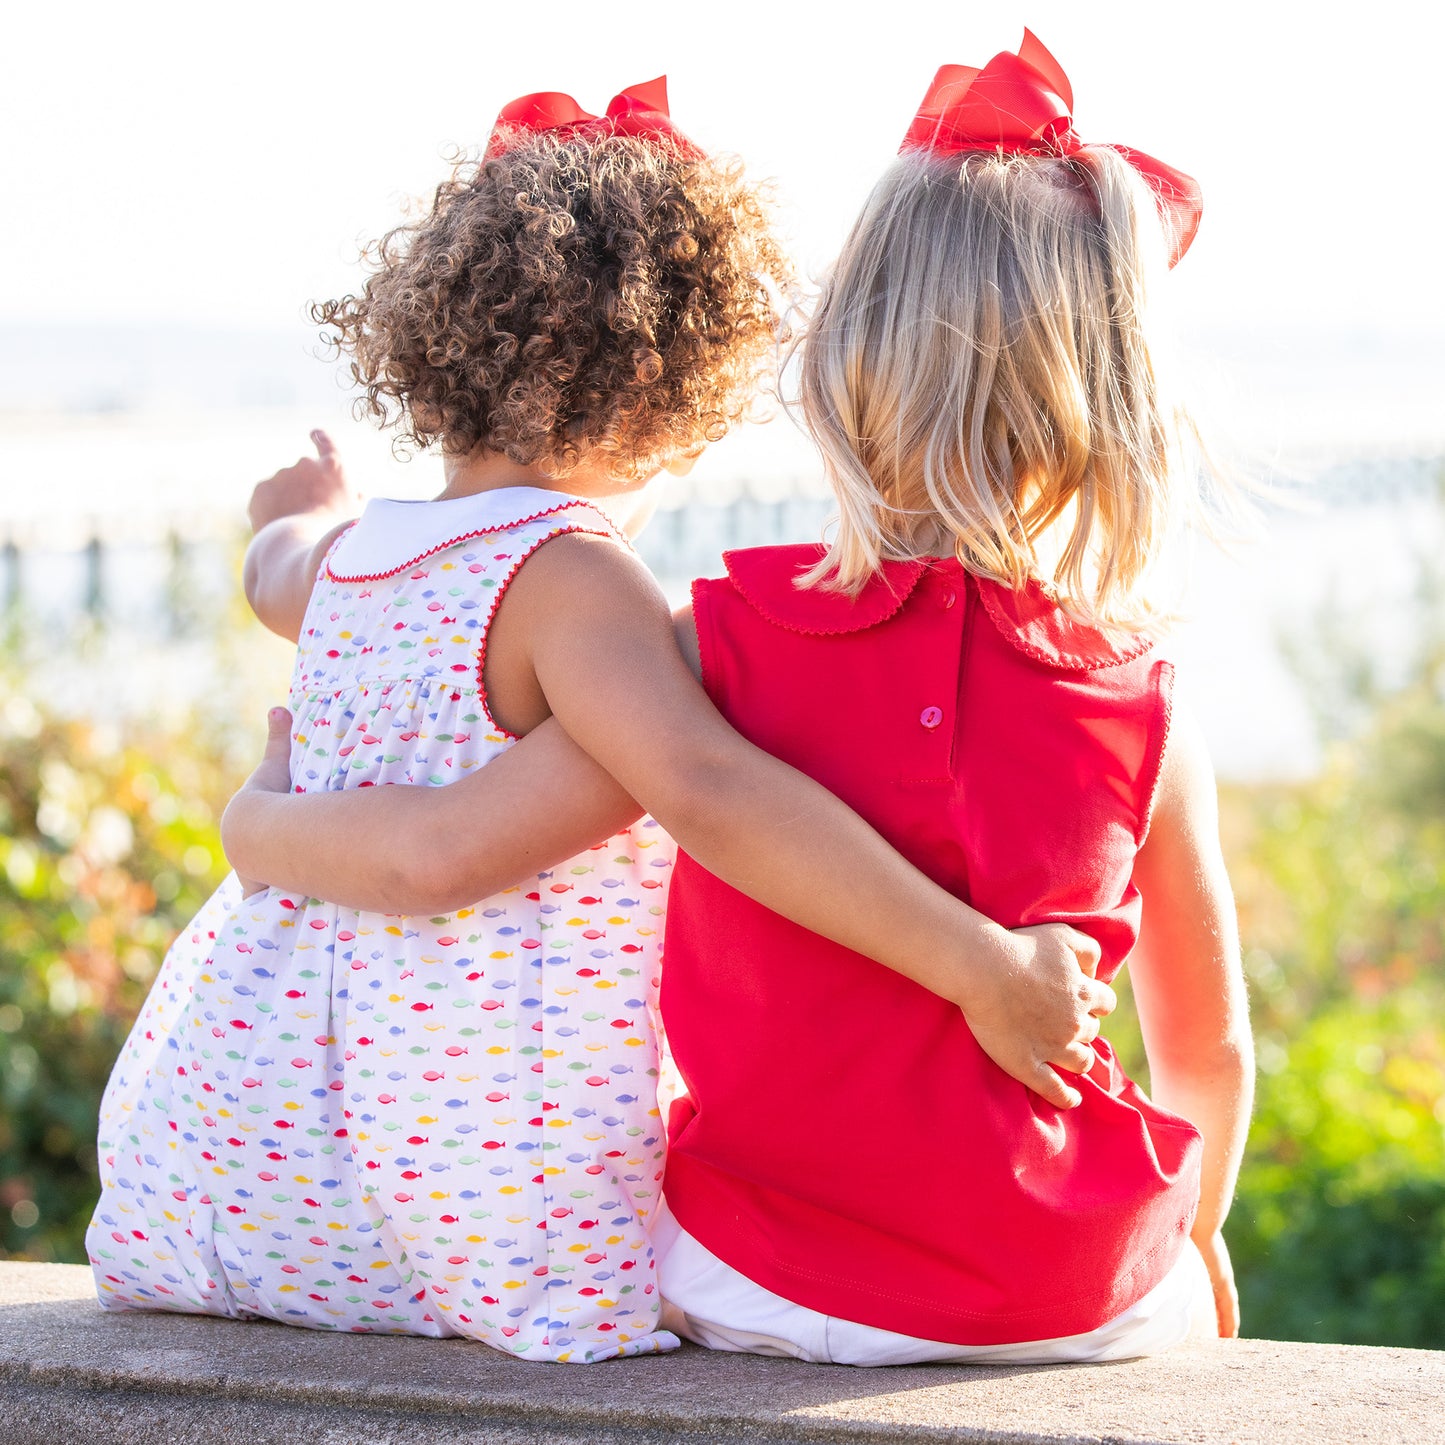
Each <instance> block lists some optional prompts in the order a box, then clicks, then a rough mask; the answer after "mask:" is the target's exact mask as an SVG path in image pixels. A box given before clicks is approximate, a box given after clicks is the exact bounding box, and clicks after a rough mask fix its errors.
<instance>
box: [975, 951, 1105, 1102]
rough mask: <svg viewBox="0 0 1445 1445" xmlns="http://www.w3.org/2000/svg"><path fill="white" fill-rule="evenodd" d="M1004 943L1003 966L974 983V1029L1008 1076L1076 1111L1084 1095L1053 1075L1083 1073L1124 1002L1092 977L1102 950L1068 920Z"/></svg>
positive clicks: (1050, 1099)
mask: <svg viewBox="0 0 1445 1445" xmlns="http://www.w3.org/2000/svg"><path fill="white" fill-rule="evenodd" d="M1004 938H1005V939H1006V940H1007V943H1006V945H1005V950H1004V955H1003V958H1002V961H1001V965H1000V966H998V967H996V968H994V969H992V970H990V971H988V972H987V974H985V975H984V976H983V977H982V978H980V979H979V980H976V981H975V987H974V988H973V990H972V994H971V997H970V1000H969V1005H968V1007H967V1008H966V1010H965V1017H966V1018H967V1020H968V1026H969V1028H970V1029H971V1030H972V1031H973V1036H974V1038H976V1039H977V1040H978V1042H979V1046H980V1047H981V1048H982V1049H983V1051H984V1053H986V1054H987V1055H988V1056H989V1058H991V1059H992V1060H993V1061H994V1063H996V1064H997V1065H998V1066H999V1067H1000V1068H1001V1069H1002V1070H1003V1071H1004V1072H1005V1073H1006V1074H1009V1075H1010V1076H1011V1077H1013V1078H1015V1079H1017V1080H1018V1081H1019V1082H1020V1083H1021V1084H1025V1085H1027V1086H1028V1087H1029V1088H1030V1089H1032V1090H1033V1091H1034V1092H1035V1093H1037V1094H1041V1095H1042V1096H1043V1097H1044V1098H1045V1099H1047V1100H1048V1101H1049V1102H1050V1103H1052V1104H1057V1105H1058V1106H1059V1107H1060V1108H1062V1109H1072V1108H1074V1107H1075V1106H1076V1105H1077V1104H1079V1103H1080V1102H1081V1100H1082V1097H1083V1096H1082V1095H1081V1094H1080V1093H1079V1091H1078V1089H1076V1088H1075V1087H1073V1086H1072V1085H1071V1084H1068V1083H1066V1082H1065V1081H1064V1080H1063V1079H1062V1078H1060V1076H1059V1075H1058V1073H1057V1072H1055V1071H1056V1070H1058V1069H1063V1070H1065V1071H1066V1072H1068V1073H1073V1074H1082V1073H1084V1072H1086V1071H1087V1070H1088V1069H1089V1068H1090V1067H1091V1066H1092V1065H1093V1062H1094V1058H1095V1054H1094V1051H1093V1049H1092V1048H1091V1047H1090V1045H1091V1044H1092V1043H1093V1041H1094V1039H1095V1038H1096V1037H1098V1033H1099V1020H1100V1019H1101V1018H1103V1017H1104V1016H1105V1015H1106V1014H1110V1013H1112V1012H1113V1011H1114V1007H1115V1005H1116V1004H1117V1003H1118V999H1117V998H1116V997H1115V995H1114V990H1113V989H1112V988H1110V987H1109V985H1108V984H1106V983H1101V982H1100V981H1099V980H1098V979H1096V978H1095V977H1094V971H1095V970H1096V969H1097V968H1098V966H1099V945H1098V944H1097V943H1095V942H1094V940H1093V939H1092V938H1090V937H1089V936H1088V935H1087V934H1083V933H1080V932H1079V931H1078V930H1077V929H1075V928H1070V927H1069V926H1068V925H1067V924H1062V923H1048V924H1041V925H1038V926H1035V927H1031V928H1018V929H1014V930H1013V931H1011V932H1009V933H1007V934H1005V935H1004Z"/></svg>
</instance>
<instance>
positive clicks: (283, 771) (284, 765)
mask: <svg viewBox="0 0 1445 1445" xmlns="http://www.w3.org/2000/svg"><path fill="white" fill-rule="evenodd" d="M290 791H291V714H290V713H289V712H287V711H286V709H285V708H284V707H273V708H272V709H271V711H270V712H269V713H268V714H267V715H266V751H265V752H264V753H262V755H261V761H260V763H258V764H257V766H256V769H255V771H254V772H253V773H252V774H251V776H250V777H249V778H247V779H246V781H245V782H244V783H242V784H241V787H240V789H239V791H238V792H237V794H236V796H237V797H240V796H241V795H242V794H244V793H289V792H290ZM234 801H235V799H232V802H234ZM226 811H227V812H228V813H229V812H230V811H231V809H230V806H229V805H228V806H227V809H226ZM225 842H226V820H225V818H224V816H223V817H222V819H221V844H222V846H223V847H224V846H225ZM236 877H237V878H238V879H239V880H240V883H241V891H242V893H243V894H244V895H245V896H246V897H250V895H251V894H253V893H260V892H262V891H263V890H264V889H265V888H266V887H267V886H268V885H267V884H266V883H263V882H260V881H258V880H256V879H253V878H246V877H244V876H242V874H240V873H239V872H238V873H237V874H236Z"/></svg>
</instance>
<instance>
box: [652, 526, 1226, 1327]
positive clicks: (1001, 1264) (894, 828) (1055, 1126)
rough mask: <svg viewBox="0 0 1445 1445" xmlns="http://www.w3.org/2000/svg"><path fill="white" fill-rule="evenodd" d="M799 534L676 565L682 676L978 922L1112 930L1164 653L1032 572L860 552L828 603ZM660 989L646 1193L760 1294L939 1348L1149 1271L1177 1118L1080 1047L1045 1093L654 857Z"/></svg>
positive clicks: (1083, 1321) (1099, 1293) (928, 1003)
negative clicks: (659, 1077) (656, 1183)
mask: <svg viewBox="0 0 1445 1445" xmlns="http://www.w3.org/2000/svg"><path fill="white" fill-rule="evenodd" d="M819 556H820V549H819V548H817V547H815V546H807V547H766V548H758V549H755V550H751V551H745V552H734V553H730V554H728V556H727V557H726V558H725V561H726V563H727V568H728V576H727V578H726V579H720V580H717V581H703V582H698V583H696V584H695V585H694V588H693V606H694V615H695V617H696V621H697V634H698V641H699V644H700V647H701V653H702V666H703V680H704V684H705V685H706V687H707V690H708V693H709V695H710V696H711V697H712V700H713V702H714V703H715V704H716V705H717V706H718V707H719V708H720V709H721V711H722V712H723V714H724V715H725V716H726V717H727V718H728V720H729V721H730V722H731V723H732V724H733V726H734V727H736V728H737V729H738V730H739V731H740V732H741V733H743V734H744V735H745V736H746V737H748V738H750V739H751V740H752V741H753V742H755V743H756V744H758V746H760V747H762V748H764V749H766V750H767V751H768V752H770V753H772V754H774V755H775V756H777V757H779V758H782V759H784V760H785V761H786V762H788V763H791V764H792V765H793V766H794V767H797V768H799V769H801V770H802V771H803V772H805V773H808V774H810V775H811V776H813V777H814V778H816V779H817V780H818V781H819V782H821V783H823V784H824V786H826V787H828V788H829V789H831V790H832V791H833V792H834V793H836V794H837V795H838V796H839V797H840V798H843V799H844V800H846V801H847V802H848V803H849V805H850V806H852V807H853V808H854V809H855V810H856V811H857V812H858V813H860V814H861V815H862V816H863V817H864V818H866V819H868V821H869V822H870V823H872V824H873V826H874V827H876V828H877V829H878V830H879V832H880V833H882V834H883V836H884V837H886V838H887V839H888V840H889V841H890V842H891V843H892V844H893V846H894V847H895V848H897V849H898V850H899V852H900V853H902V854H903V855H904V856H905V857H906V858H908V859H909V860H910V861H911V862H912V863H914V864H915V865H916V866H917V867H919V868H920V869H922V870H923V871H924V872H925V873H927V874H928V875H929V876H931V877H932V878H934V879H936V880H937V881H938V882H939V883H940V884H942V885H943V886H944V887H946V888H948V889H950V890H951V891H952V892H953V893H955V894H956V895H958V896H959V897H961V898H963V899H966V900H967V901H968V902H969V903H971V904H972V905H973V906H974V907H975V908H977V909H979V910H981V911H982V912H983V913H986V914H988V915H989V916H990V917H992V918H994V919H996V920H997V921H998V922H999V923H1001V924H1003V925H1005V926H1006V927H1010V928H1012V927H1018V926H1020V925H1025V924H1035V923H1045V922H1051V921H1064V922H1068V923H1072V924H1073V925H1074V926H1076V927H1077V928H1079V929H1081V930H1083V931H1084V932H1086V933H1090V934H1092V935H1093V936H1094V937H1095V938H1097V939H1098V940H1099V943H1100V946H1101V948H1102V950H1103V963H1102V965H1101V967H1100V970H1099V975H1100V977H1101V978H1106V979H1107V978H1110V977H1112V976H1113V975H1114V974H1115V973H1116V972H1117V971H1118V969H1119V966H1120V964H1121V963H1122V962H1123V960H1124V958H1125V956H1126V955H1127V954H1128V952H1129V950H1130V948H1131V947H1132V946H1133V943H1134V940H1135V937H1136V936H1137V932H1138V924H1139V907H1140V899H1139V894H1138V892H1137V890H1136V889H1135V887H1134V885H1133V882H1132V878H1131V874H1132V871H1133V864H1134V857H1135V854H1136V853H1137V851H1138V848H1139V845H1140V843H1141V842H1142V841H1143V838H1144V834H1145V831H1146V829H1147V827H1148V822H1149V810H1150V805H1151V802H1152V798H1153V791H1154V786H1155V782H1156V779H1157V776H1158V770H1159V761H1160V757H1161V754H1162V751H1163V746H1164V740H1165V735H1166V733H1167V730H1168V724H1169V702H1170V685H1171V681H1172V673H1171V669H1170V667H1169V664H1168V663H1166V662H1163V661H1160V660H1158V659H1156V658H1154V657H1153V656H1151V654H1150V649H1149V643H1148V642H1147V641H1146V640H1143V639H1128V640H1127V641H1126V643H1125V644H1123V645H1118V646H1116V645H1114V644H1112V643H1110V642H1109V641H1107V640H1106V639H1105V638H1104V637H1102V636H1101V635H1100V634H1098V633H1097V632H1094V631H1092V630H1090V629H1088V628H1086V627H1083V626H1081V625H1079V624H1078V623H1076V622H1074V621H1072V620H1071V619H1070V618H1069V617H1068V616H1067V615H1066V614H1065V613H1064V612H1063V611H1062V610H1061V609H1059V608H1058V607H1057V606H1055V605H1054V604H1052V603H1051V602H1049V601H1048V599H1047V598H1046V597H1045V595H1044V594H1043V593H1042V592H1041V591H1040V590H1039V589H1038V588H1035V587H1031V588H1029V589H1027V590H1025V591H1024V592H1021V593H1017V594H1016V593H1014V592H1012V591H1010V590H1009V589H1007V588H1002V587H999V586H997V585H995V584H993V583H989V582H986V581H980V580H979V579H977V578H975V577H972V576H970V575H969V574H968V573H967V572H966V571H965V570H964V569H963V568H962V567H961V566H960V565H959V564H958V563H957V562H954V561H951V560H948V561H942V560H939V561H931V562H928V563H926V564H925V563H893V564H888V565H887V566H886V567H885V569H884V572H883V573H882V575H881V576H879V577H877V578H875V579H873V581H871V582H870V584H869V585H868V586H867V587H866V588H865V590H864V591H863V593H862V594H861V595H860V596H859V597H858V598H856V599H850V598H847V597H844V596H841V595H839V594H836V593H828V592H821V591H818V590H817V589H808V590H803V591H800V590H799V589H797V588H796V587H794V585H793V579H794V577H796V576H797V575H798V573H799V572H800V571H801V570H803V569H804V568H805V567H807V566H811V565H812V564H813V563H814V562H815V561H816V560H817V559H818V557H819ZM664 957H665V964H664V968H663V984H662V1013H663V1018H664V1020H665V1022H666V1028H667V1037H668V1041H669V1044H670V1046H671V1048H672V1051H673V1054H674V1057H675V1058H676V1061H677V1064H678V1067H679V1069H680V1071H681V1074H682V1077H683V1079H684V1081H685V1083H686V1085H687V1096H686V1097H685V1098H682V1099H679V1100H678V1101H677V1102H676V1103H675V1104H674V1106H673V1110H672V1115H671V1118H670V1120H669V1133H670V1152H669V1156H668V1164H667V1176H666V1194H667V1199H668V1202H669V1204H670V1206H671V1208H672V1210H673V1212H674V1214H675V1215H676V1217H677V1219H678V1221H679V1222H680V1223H681V1224H682V1226H683V1228H685V1229H686V1230H687V1231H688V1232H689V1233H690V1234H691V1235H693V1237H694V1238H696V1239H697V1240H698V1241H700V1242H701V1243H702V1244H703V1245H705V1246H706V1247H707V1248H708V1249H710V1250H711V1251H712V1252H713V1253H714V1254H716V1255H717V1256H718V1257H719V1258H721V1259H722V1260H724V1261H725V1262H726V1263H728V1264H730V1265H732V1266H733V1268H735V1269H737V1270H739V1271H741V1272H742V1273H743V1274H745V1275H747V1276H748V1277H749V1278H750V1279H752V1280H754V1281H755V1282H756V1283H758V1284H760V1285H763V1286H764V1287H765V1288H767V1289H769V1290H772V1291H773V1292H774V1293H775V1294H779V1295H782V1296H783V1297H784V1298H786V1299H789V1300H792V1301H793V1302H794V1303H797V1304H801V1305H805V1306H807V1307H809V1308H811V1309H815V1310H820V1311H822V1312H823V1313H825V1314H829V1315H834V1316H838V1317H840V1318H844V1319H849V1320H853V1321H856V1322H858V1323H860V1324H866V1325H873V1326H876V1327H879V1328H882V1329H888V1330H896V1331H899V1332H900V1333H905V1334H910V1335H914V1336H917V1337H921V1338H925V1339H935V1340H943V1341H948V1342H951V1343H957V1344H995V1343H1002V1342H1009V1341H1022V1340H1032V1339H1048V1338H1053V1337H1056V1336H1061V1335H1070V1334H1075V1333H1079V1332H1082V1331H1085V1330H1091V1329H1094V1328H1096V1327H1097V1326H1099V1325H1101V1324H1103V1323H1104V1322H1105V1321H1107V1320H1109V1319H1111V1318H1112V1317H1113V1316H1115V1315H1117V1314H1119V1313H1120V1312H1122V1311H1123V1310H1125V1309H1127V1308H1128V1307H1129V1306H1130V1305H1132V1304H1133V1303H1135V1302H1136V1301H1137V1300H1138V1299H1139V1298H1140V1297H1141V1296H1142V1295H1144V1294H1145V1293H1146V1292H1147V1291H1148V1290H1149V1289H1151V1288H1152V1287H1153V1286H1154V1285H1155V1284H1157V1283H1158V1282H1159V1280H1160V1279H1161V1278H1162V1277H1163V1276H1164V1274H1165V1273H1166V1272H1167V1271H1168V1269H1169V1268H1170V1266H1171V1265H1172V1264H1173V1263H1174V1261H1175V1259H1176V1258H1177V1256H1178V1253H1179V1250H1180V1249H1181V1247H1182V1245H1183V1243H1184V1240H1185V1239H1186V1237H1187V1235H1188V1231H1189V1227H1190V1225H1191V1223H1192V1221H1193V1216H1194V1211H1195V1207H1196V1203H1197V1199H1198V1171H1199V1152H1200V1141H1199V1135H1198V1134H1197V1133H1196V1131H1195V1130H1194V1129H1193V1128H1192V1126H1191V1125H1190V1124H1189V1123H1188V1122H1186V1121H1185V1120H1184V1119H1181V1118H1179V1117H1178V1116H1177V1115H1173V1114H1169V1113H1167V1112H1165V1111H1164V1110H1162V1109H1159V1108H1157V1107H1156V1106H1155V1105H1154V1104H1152V1103H1151V1102H1150V1101H1149V1099H1148V1098H1147V1097H1146V1096H1145V1095H1144V1094H1143V1093H1142V1092H1141V1091H1140V1090H1139V1089H1138V1088H1137V1087H1136V1086H1135V1085H1134V1084H1133V1083H1132V1082H1130V1080H1129V1079H1128V1078H1127V1077H1126V1076H1125V1075H1124V1073H1123V1071H1122V1070H1121V1069H1120V1067H1119V1065H1118V1063H1117V1062H1116V1060H1115V1058H1114V1055H1113V1053H1112V1051H1111V1050H1110V1048H1109V1046H1108V1044H1107V1043H1105V1042H1103V1041H1102V1040H1100V1041H1099V1042H1097V1043H1096V1044H1095V1045H1094V1050H1095V1053H1096V1055H1097V1058H1096V1061H1095V1064H1094V1066H1093V1068H1092V1069H1091V1070H1090V1072H1089V1073H1088V1074H1087V1075H1085V1076H1083V1078H1082V1079H1081V1081H1080V1087H1081V1089H1082V1092H1083V1095H1084V1101H1083V1103H1082V1104H1081V1105H1080V1106H1079V1107H1078V1108H1076V1109H1073V1110H1061V1109H1057V1108H1055V1107H1054V1106H1053V1105H1051V1104H1049V1103H1047V1102H1045V1101H1044V1100H1043V1099H1042V1098H1040V1097H1039V1096H1038V1095H1036V1094H1034V1093H1031V1092H1030V1091H1029V1090H1027V1089H1025V1088H1024V1086H1023V1085H1022V1084H1019V1083H1017V1082H1015V1081H1014V1080H1013V1079H1011V1078H1010V1077H1009V1076H1008V1075H1007V1074H1005V1073H1004V1072H1003V1071H1002V1070H1001V1069H1000V1068H998V1066H997V1065H996V1064H994V1063H993V1062H992V1061H991V1060H990V1059H989V1058H988V1057H987V1055H985V1054H984V1053H983V1051H982V1050H981V1049H980V1048H979V1047H978V1045H977V1043H976V1042H975V1041H974V1038H973V1035H972V1034H971V1033H970V1032H969V1029H968V1027H967V1025H966V1023H965V1022H964V1019H963V1017H962V1016H961V1015H960V1014H959V1013H958V1011H957V1010H956V1009H954V1008H953V1007H952V1006H951V1005H949V1004H947V1003H946V1002H944V1001H943V1000H942V999H939V998H937V997H935V996H934V995H933V994H930V993H928V992H927V991H926V990H925V989H923V988H922V987H920V986H919V985H917V984H915V983H913V982H911V981H910V980H908V979H905V978H903V977H901V976H900V975H898V974H896V973H893V972H892V971H891V970H889V969H887V968H884V967H883V966H882V965H880V964H877V963H875V962H873V961H872V960H870V959H866V958H863V957H862V956H861V955H859V954H856V953H852V952H850V951H848V950H847V949H844V948H840V947H838V946H837V945H835V944H832V943H829V942H827V941H825V940H824V939H821V938H819V937H818V936H817V935H815V934H812V933H809V932H807V931H806V930H804V929H801V928H799V927H797V926H796V925H794V924H792V923H789V922H787V921H786V920H784V919H782V918H780V917H779V916H778V915H777V914H775V913H772V912H770V911H768V910H767V909H765V908H763V907H761V906H760V905H758V904H756V903H754V902H753V901H752V900H750V899H748V898H745V897H744V896H743V895H742V894H740V893H738V892H736V891H735V890H733V889H732V888H729V887H728V886H727V885H726V884H724V883H722V882H720V881H719V880H718V879H717V878H715V877H713V876H712V875H711V874H710V873H708V872H706V871H705V870H704V869H702V868H701V867H699V866H698V865H697V864H696V863H695V862H693V860H692V859H691V858H688V857H687V856H686V855H682V856H680V857H679V859H678V863H677V868H676V872H675V875H674V878H673V884H672V894H671V898H670V901H669V905H668V915H667V941H666V948H665V954H664Z"/></svg>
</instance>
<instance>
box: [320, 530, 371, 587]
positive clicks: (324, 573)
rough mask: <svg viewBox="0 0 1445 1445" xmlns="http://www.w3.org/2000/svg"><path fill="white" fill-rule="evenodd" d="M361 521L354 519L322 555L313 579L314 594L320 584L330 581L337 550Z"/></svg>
mask: <svg viewBox="0 0 1445 1445" xmlns="http://www.w3.org/2000/svg"><path fill="white" fill-rule="evenodd" d="M360 520H361V518H360V517H353V518H352V519H351V521H349V522H348V523H347V524H346V526H344V527H343V528H342V529H341V530H340V531H339V532H338V533H337V534H336V535H335V536H334V537H333V538H332V539H331V545H330V546H329V547H327V549H326V551H325V553H324V554H323V555H322V558H321V561H320V562H319V563H317V566H316V575H315V576H314V577H312V579H311V590H312V591H313V592H314V591H315V590H316V587H317V585H318V584H319V583H322V582H325V581H328V580H329V579H330V577H331V559H332V558H333V557H334V556H335V555H336V549H337V548H338V547H339V546H340V545H341V544H342V542H343V541H344V540H345V538H346V537H347V536H348V535H349V534H350V532H351V530H352V528H354V527H355V526H356V524H357V523H358V522H359V521H360Z"/></svg>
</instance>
